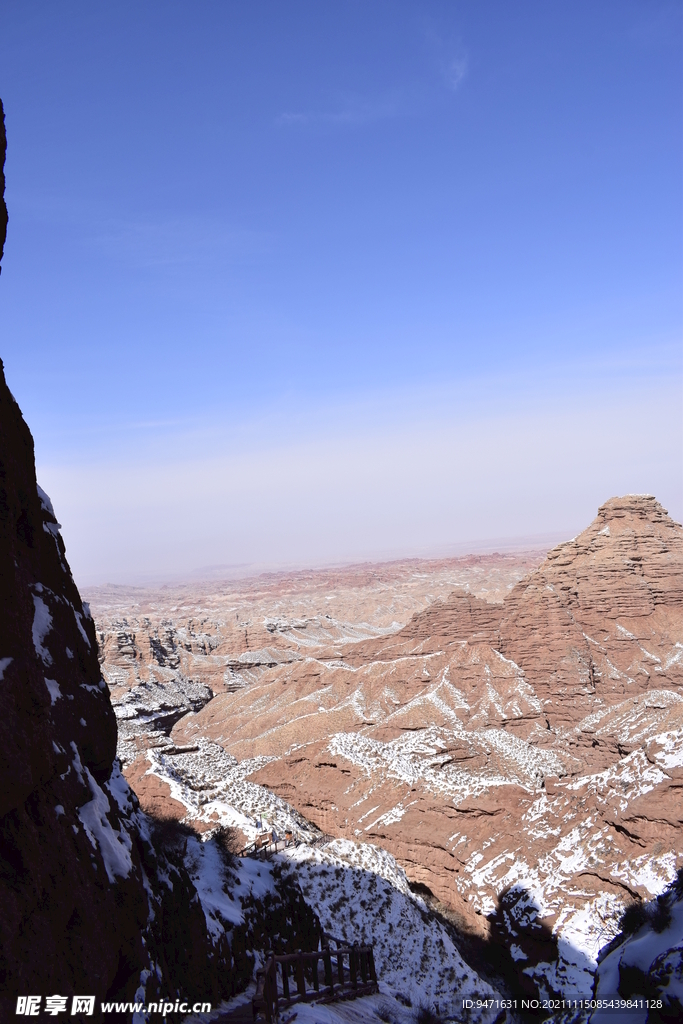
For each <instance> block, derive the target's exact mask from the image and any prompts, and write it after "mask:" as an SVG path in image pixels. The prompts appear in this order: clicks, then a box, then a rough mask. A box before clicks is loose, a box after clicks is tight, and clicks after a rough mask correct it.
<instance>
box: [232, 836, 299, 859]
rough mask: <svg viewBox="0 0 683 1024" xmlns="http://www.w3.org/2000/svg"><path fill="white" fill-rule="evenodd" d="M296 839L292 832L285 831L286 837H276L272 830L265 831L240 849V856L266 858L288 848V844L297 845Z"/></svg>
mask: <svg viewBox="0 0 683 1024" xmlns="http://www.w3.org/2000/svg"><path fill="white" fill-rule="evenodd" d="M296 843H297V841H296V839H295V838H294V836H293V834H292V833H291V832H285V838H284V839H276V838H275V836H274V834H273V833H272V832H263V833H262V834H261V835H260V836H257V837H256V839H255V840H254V842H253V843H249V845H248V846H245V847H244V849H243V850H240V857H259V858H260V859H261V860H266V859H267V858H270V857H272V855H273V854H274V853H279V852H280V851H281V850H286V849H287V847H288V846H296Z"/></svg>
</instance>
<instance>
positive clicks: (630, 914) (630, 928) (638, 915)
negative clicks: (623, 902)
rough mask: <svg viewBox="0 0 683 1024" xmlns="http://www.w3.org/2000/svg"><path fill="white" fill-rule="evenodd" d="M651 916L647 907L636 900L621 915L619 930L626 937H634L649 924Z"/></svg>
mask: <svg viewBox="0 0 683 1024" xmlns="http://www.w3.org/2000/svg"><path fill="white" fill-rule="evenodd" d="M648 919H649V914H648V912H647V906H646V905H645V904H644V903H643V902H642V900H635V901H634V902H633V903H629V905H628V906H627V907H626V910H625V911H624V913H623V914H622V915H621V919H620V921H619V928H620V930H621V931H622V932H623V934H624V935H634V934H635V933H636V932H637V931H638V930H639V929H640V928H642V926H643V925H644V924H647V921H648Z"/></svg>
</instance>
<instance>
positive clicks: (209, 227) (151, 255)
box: [94, 218, 272, 268]
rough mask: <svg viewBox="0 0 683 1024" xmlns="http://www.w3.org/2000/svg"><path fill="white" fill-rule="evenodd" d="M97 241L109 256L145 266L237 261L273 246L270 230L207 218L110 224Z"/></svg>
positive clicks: (258, 253) (97, 237) (261, 252)
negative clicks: (255, 228) (232, 226)
mask: <svg viewBox="0 0 683 1024" xmlns="http://www.w3.org/2000/svg"><path fill="white" fill-rule="evenodd" d="M94 243H95V245H96V246H98V248H101V249H103V250H104V251H105V252H106V253H108V255H110V256H113V257H114V258H117V259H122V260H124V261H126V262H129V263H134V264H135V265H136V266H138V267H144V268H150V267H161V266H181V265H188V264H197V263H205V262H215V261H216V260H227V261H228V262H234V261H236V260H237V261H239V260H241V259H244V258H250V257H254V256H259V255H262V254H263V253H264V252H266V251H268V250H269V249H270V248H271V247H272V239H271V237H270V236H269V235H268V233H267V232H261V231H252V230H245V229H234V228H229V227H227V226H222V225H220V224H216V223H214V222H211V221H207V220H205V219H203V218H184V219H172V220H167V221H156V222H150V221H146V222H118V223H110V224H108V225H107V226H106V227H105V228H104V229H103V230H102V231H101V232H100V233H99V234H98V235H97V236H96V237H95V238H94Z"/></svg>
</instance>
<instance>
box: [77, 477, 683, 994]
mask: <svg viewBox="0 0 683 1024" xmlns="http://www.w3.org/2000/svg"><path fill="white" fill-rule="evenodd" d="M544 555H545V557H544ZM87 596H88V598H89V600H90V602H91V605H92V607H93V613H94V616H95V620H96V623H97V630H98V640H99V644H100V650H101V655H100V656H101V658H102V671H103V675H104V677H105V678H106V679H107V682H108V684H109V687H110V689H111V694H112V703H113V705H114V708H115V712H116V714H117V718H118V723H119V755H120V757H121V759H122V763H123V770H124V773H125V775H126V777H127V778H128V779H129V781H130V783H131V785H132V787H133V788H134V789H135V790H136V792H137V793H138V795H139V798H140V800H141V802H142V805H143V807H144V806H147V807H148V808H150V809H151V808H157V809H158V808H161V807H163V808H165V809H166V811H167V812H170V813H173V814H175V815H176V816H177V817H179V818H180V817H182V818H183V819H184V820H186V821H192V822H193V823H194V824H195V826H196V827H197V828H199V829H200V830H201V829H204V830H210V829H211V828H213V827H215V826H216V825H217V824H218V823H223V824H228V825H231V826H233V827H235V828H238V829H240V830H241V833H242V836H243V839H244V841H245V842H247V841H249V840H252V839H253V838H254V837H255V836H256V835H257V834H258V833H259V831H260V830H262V829H263V828H264V827H266V826H267V827H268V828H275V829H276V831H277V832H279V833H280V834H283V833H284V832H285V831H286V830H290V831H292V832H293V833H294V834H295V835H296V836H298V837H299V838H300V839H301V840H302V842H303V843H304V845H308V846H310V847H312V848H322V849H324V847H325V844H326V843H330V842H340V841H344V842H346V843H349V844H351V847H354V844H355V846H356V847H357V848H358V849H359V850H361V849H365V848H366V847H368V846H369V847H370V848H372V849H379V850H385V851H387V852H388V853H389V854H391V855H392V856H393V857H394V858H395V861H396V863H397V865H398V866H399V867H400V868H401V869H402V870H404V871H405V874H406V878H407V880H408V882H409V885H410V887H411V889H412V891H413V892H414V893H416V894H419V895H420V896H421V897H422V898H424V899H425V900H426V901H427V903H428V904H429V906H430V907H431V908H433V909H434V910H435V911H436V912H438V913H439V914H440V915H441V916H442V918H443V919H444V920H447V921H449V922H451V923H452V924H453V925H454V926H455V927H456V928H457V929H459V930H460V932H461V933H462V934H463V935H469V936H472V937H474V938H475V939H478V940H479V941H482V942H487V943H490V942H494V941H497V942H499V943H500V944H501V946H502V947H504V948H505V950H506V953H507V955H509V957H511V959H512V961H513V962H514V966H515V968H516V970H517V972H518V975H519V976H520V978H521V979H522V981H525V980H528V981H529V982H530V983H533V984H534V985H535V986H536V987H537V990H538V991H541V992H545V993H547V994H552V993H555V994H558V993H559V994H561V995H566V996H568V997H569V996H573V995H576V994H577V993H581V994H583V995H584V996H585V995H586V994H587V993H590V992H591V991H592V985H593V978H594V972H595V969H596V964H597V960H598V955H599V952H600V950H601V949H602V948H604V947H605V946H606V945H607V944H608V943H609V942H610V941H611V940H613V939H614V937H615V936H616V935H617V933H618V931H619V921H620V918H621V915H622V913H623V911H624V909H625V908H626V907H627V906H628V905H629V904H630V903H632V902H633V901H634V900H639V899H644V900H648V899H652V898H653V897H655V896H657V895H659V894H661V893H662V892H664V891H665V889H666V887H667V886H668V885H670V884H671V883H672V882H673V881H674V880H675V878H676V872H677V870H678V869H679V868H680V866H681V863H682V861H683V857H682V855H681V853H680V851H681V848H682V846H681V827H682V822H681V815H682V810H683V801H682V800H681V785H682V779H683V531H682V529H681V527H680V525H678V524H676V523H675V522H674V521H673V520H672V519H671V518H670V517H669V516H668V514H667V513H666V511H665V510H664V509H663V508H662V507H661V505H659V503H658V502H657V501H656V500H655V499H654V498H652V497H650V496H639V495H631V496H626V497H623V498H615V499H612V500H610V501H608V502H606V503H605V504H604V505H603V506H602V507H601V508H600V509H599V510H598V514H597V517H596V518H595V520H594V521H593V523H592V524H591V525H590V526H589V527H588V528H587V529H586V530H585V531H584V532H583V533H581V534H580V535H579V536H578V537H576V538H575V539H573V540H571V541H569V542H567V543H564V544H561V545H559V546H558V547H556V548H554V549H553V550H552V551H550V552H548V553H547V554H545V553H542V552H522V553H517V554H507V555H498V556H495V555H489V556H482V557H480V558H476V557H472V558H469V559H459V560H456V559H452V560H442V561H431V562H420V561H406V562H398V563H390V564H387V565H378V566H371V565H368V566H357V567H347V568H345V569H330V570H321V571H319V572H317V573H314V572H307V573H298V574H296V573H294V574H282V575H278V574H272V575H271V576H265V577H264V576H262V577H258V578H255V579H251V580H244V581H242V582H241V583H240V582H239V581H232V582H230V583H225V584H222V585H217V584H213V585H210V584H206V585H204V586H203V587H198V586H194V587H193V586H190V585H187V586H184V587H183V586H176V587H169V588H165V589H163V590H157V591H154V590H150V589H138V590H133V589H126V588H113V587H107V588H99V589H97V590H90V591H89V592H88V593H87Z"/></svg>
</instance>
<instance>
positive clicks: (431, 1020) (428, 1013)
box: [415, 1004, 441, 1024]
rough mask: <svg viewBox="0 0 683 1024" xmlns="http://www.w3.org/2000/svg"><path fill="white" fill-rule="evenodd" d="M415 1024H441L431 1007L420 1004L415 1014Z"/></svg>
mask: <svg viewBox="0 0 683 1024" xmlns="http://www.w3.org/2000/svg"><path fill="white" fill-rule="evenodd" d="M415 1024H441V1017H439V1016H438V1015H437V1014H436V1013H434V1011H433V1010H432V1009H431V1007H429V1006H425V1005H424V1004H422V1005H420V1006H419V1007H418V1010H417V1012H416V1013H415Z"/></svg>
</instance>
